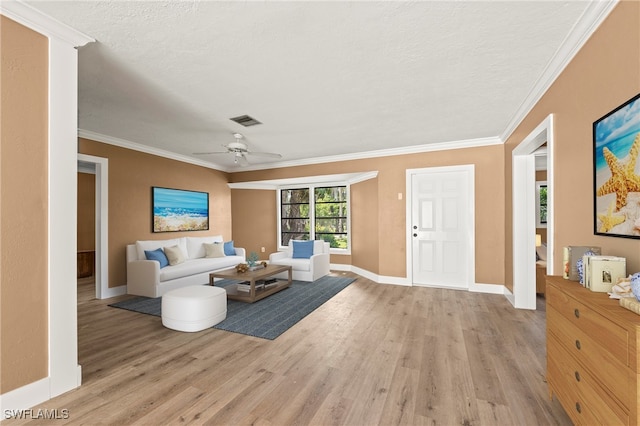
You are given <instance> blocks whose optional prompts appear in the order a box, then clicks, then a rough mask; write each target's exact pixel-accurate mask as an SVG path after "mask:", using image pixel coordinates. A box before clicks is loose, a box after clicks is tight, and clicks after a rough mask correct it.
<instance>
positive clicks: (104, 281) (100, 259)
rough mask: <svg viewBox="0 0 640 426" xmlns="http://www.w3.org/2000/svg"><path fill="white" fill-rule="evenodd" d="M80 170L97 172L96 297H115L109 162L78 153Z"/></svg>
mask: <svg viewBox="0 0 640 426" xmlns="http://www.w3.org/2000/svg"><path fill="white" fill-rule="evenodd" d="M78 172H83V173H92V174H95V182H96V191H95V200H96V201H95V215H96V217H95V224H96V226H95V228H96V229H95V293H96V299H106V298H108V297H113V296H114V294H111V292H110V290H109V259H108V256H107V254H108V229H109V226H108V222H109V214H108V212H109V206H108V187H109V185H108V182H109V162H108V159H106V158H101V157H94V156H92V155H85V154H78Z"/></svg>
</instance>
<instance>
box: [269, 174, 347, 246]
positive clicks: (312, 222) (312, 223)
mask: <svg viewBox="0 0 640 426" xmlns="http://www.w3.org/2000/svg"><path fill="white" fill-rule="evenodd" d="M337 186H343V187H345V191H346V204H347V218H346V225H347V231H346V232H347V248H346V249H342V248H333V247H332V248H331V249H330V250H329V253H331V254H344V255H350V254H351V184H350V183H348V182H321V183H320V182H318V183H313V184H304V183H303V184H293V185H282V186H278V188H277V189H276V205H277V221H278V226H277V235H276V238H277V247H278V250H285V249H286V248H287V246H283V245H282V191H283V190H290V189H308V190H309V239H310V240H314V239H315V233H316V209H315V205H316V197H315V189H316V188H331V187H337Z"/></svg>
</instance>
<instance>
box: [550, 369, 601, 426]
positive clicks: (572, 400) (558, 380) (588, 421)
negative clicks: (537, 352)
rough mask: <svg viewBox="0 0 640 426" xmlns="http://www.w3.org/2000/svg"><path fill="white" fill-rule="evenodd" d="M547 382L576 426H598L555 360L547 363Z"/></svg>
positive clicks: (594, 417)
mask: <svg viewBox="0 0 640 426" xmlns="http://www.w3.org/2000/svg"><path fill="white" fill-rule="evenodd" d="M547 382H548V383H549V388H550V390H551V392H552V393H553V394H554V395H555V396H556V397H557V398H558V400H559V401H560V404H561V405H562V408H564V410H565V411H566V412H567V414H568V415H569V417H570V418H571V421H572V422H573V423H574V424H575V425H597V424H598V423H599V422H598V420H597V418H596V416H595V415H593V413H592V412H591V410H590V409H589V404H586V403H585V401H584V400H583V399H582V397H581V396H579V395H578V390H577V388H576V387H575V386H574V384H573V383H571V382H569V381H568V380H567V378H566V377H565V376H564V375H563V374H562V371H561V370H560V369H559V368H558V366H557V365H556V364H555V362H554V361H553V360H549V362H548V363H547Z"/></svg>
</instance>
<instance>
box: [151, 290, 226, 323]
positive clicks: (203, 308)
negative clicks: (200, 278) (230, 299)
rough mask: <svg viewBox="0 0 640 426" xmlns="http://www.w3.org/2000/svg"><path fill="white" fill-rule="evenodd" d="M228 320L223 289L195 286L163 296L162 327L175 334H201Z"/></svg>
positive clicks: (172, 291) (169, 292)
mask: <svg viewBox="0 0 640 426" xmlns="http://www.w3.org/2000/svg"><path fill="white" fill-rule="evenodd" d="M226 317H227V292H226V291H225V289H224V288H221V287H213V286H209V285H194V286H189V287H183V288H178V289H175V290H171V291H168V292H166V293H165V294H164V296H162V325H164V326H165V327H167V328H171V329H173V330H178V331H200V330H204V329H206V328H210V327H213V326H214V325H216V324H218V323H219V322H221V321H222V320H224V319H225V318H226Z"/></svg>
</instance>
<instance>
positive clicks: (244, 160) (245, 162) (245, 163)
mask: <svg viewBox="0 0 640 426" xmlns="http://www.w3.org/2000/svg"><path fill="white" fill-rule="evenodd" d="M236 160H237V163H238V164H239V165H241V166H248V165H249V161H248V160H247V157H245V156H244V155H239V156H237V157H236Z"/></svg>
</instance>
